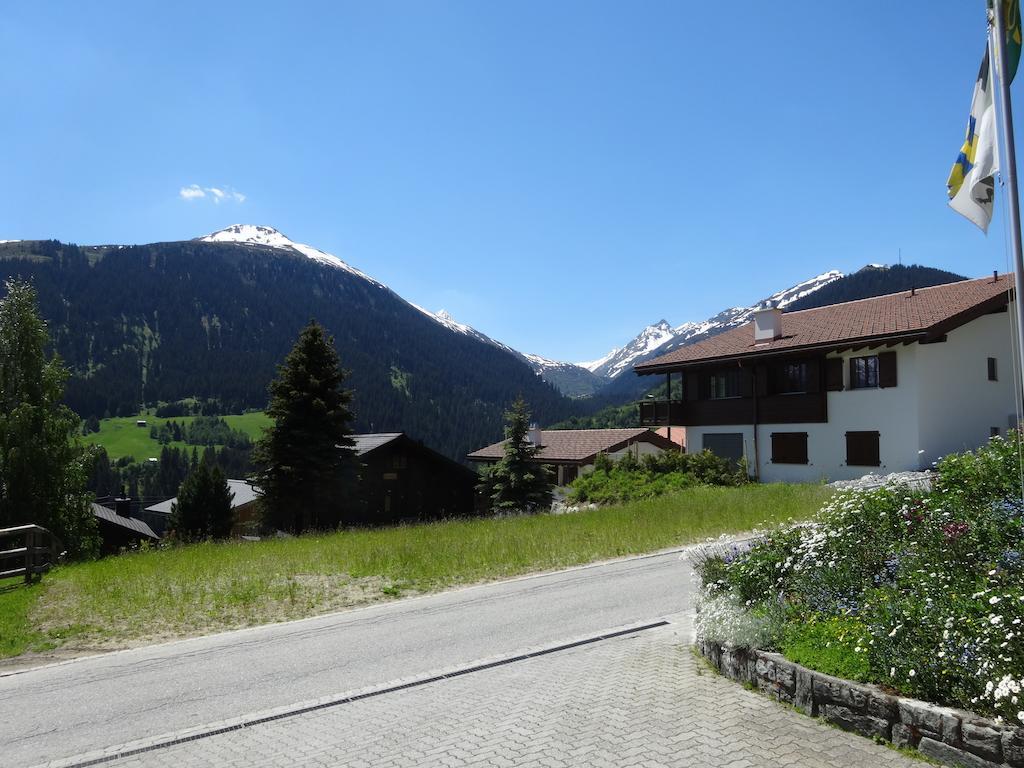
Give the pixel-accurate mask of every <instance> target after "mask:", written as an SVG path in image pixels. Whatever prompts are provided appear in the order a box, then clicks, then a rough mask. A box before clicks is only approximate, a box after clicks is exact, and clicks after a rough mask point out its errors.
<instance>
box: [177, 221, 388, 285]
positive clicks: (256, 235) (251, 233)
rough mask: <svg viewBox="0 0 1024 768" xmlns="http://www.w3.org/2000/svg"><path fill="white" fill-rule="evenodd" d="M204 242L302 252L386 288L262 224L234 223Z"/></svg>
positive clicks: (315, 249) (202, 239) (327, 254)
mask: <svg viewBox="0 0 1024 768" xmlns="http://www.w3.org/2000/svg"><path fill="white" fill-rule="evenodd" d="M196 240H199V241H201V242H204V243H245V244H248V245H264V246H267V247H270V248H278V249H281V250H291V251H295V252H297V253H301V254H302V255H303V256H306V257H307V258H310V259H312V260H313V261H317V262H320V263H321V264H327V265H329V266H332V267H337V268H338V269H343V270H345V271H346V272H351V273H352V274H353V275H358V276H359V277H361V278H363V279H364V280H369V281H370V282H371V283H373V284H374V285H377V286H380V287H381V288H385V287H386V286H385V285H384V284H383V283H381V282H380V281H379V280H374V279H373V278H372V277H370V276H369V275H367V274H366V273H365V272H362V271H360V270H358V269H356V268H355V267H353V266H351V265H350V264H346V263H345V262H344V261H342V260H341V259H339V258H338V257H337V256H334V255H333V254H330V253H327V252H326V251H321V250H320V249H319V248H314V247H313V246H311V245H306V244H304V243H296V242H295V241H294V240H290V239H289V238H288V237H287V236H285V235H284V234H283V233H281V232H279V231H278V230H276V229H274V228H273V227H268V226H265V225H262V224H232V225H231V226H230V227H226V228H225V229H221V230H218V231H217V232H213V233H212V234H209V235H205V236H204V237H197V238H196Z"/></svg>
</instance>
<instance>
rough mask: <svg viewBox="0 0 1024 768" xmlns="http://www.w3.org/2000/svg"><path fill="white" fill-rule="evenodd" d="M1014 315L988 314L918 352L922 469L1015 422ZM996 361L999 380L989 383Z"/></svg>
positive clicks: (1009, 313) (969, 446) (968, 447)
mask: <svg viewBox="0 0 1024 768" xmlns="http://www.w3.org/2000/svg"><path fill="white" fill-rule="evenodd" d="M1014 312H1016V309H1015V307H1014V305H1013V304H1010V309H1009V312H1004V313H1000V314H996V315H985V316H984V317H980V318H978V319H977V320H974V321H972V322H970V323H967V325H964V326H961V327H960V328H957V329H956V330H954V331H950V332H949V333H948V334H947V340H946V341H945V342H943V343H941V344H925V345H924V346H920V345H917V344H915V345H914V346H915V347H917V348H918V353H917V354H918V370H919V376H918V390H919V396H918V414H919V416H918V420H919V422H920V425H921V426H920V440H919V442H920V448H921V450H922V451H923V452H922V454H921V467H922V468H926V467H929V466H931V464H932V462H934V461H937V460H938V459H939V458H941V457H942V456H945V455H946V454H948V453H954V452H957V451H964V450H969V449H972V448H977V447H978V446H980V445H983V444H984V443H985V442H986V441H987V440H988V439H989V437H990V435H991V428H992V427H998V428H999V433H1000V434H1001V435H1005V434H1006V430H1007V427H1009V426H1011V425H1012V422H1013V421H1014V420H1015V418H1016V406H1015V404H1014V396H1013V392H1014V383H1013V356H1012V349H1013V346H1012V345H1013V342H1012V338H1011V336H1010V318H1011V317H1013V316H1014V315H1013V313H1014ZM990 357H993V358H995V359H996V377H997V380H996V381H989V380H988V358H990Z"/></svg>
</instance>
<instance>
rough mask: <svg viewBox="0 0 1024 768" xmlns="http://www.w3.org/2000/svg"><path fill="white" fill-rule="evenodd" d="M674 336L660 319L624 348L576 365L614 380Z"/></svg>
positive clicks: (672, 331) (663, 320) (667, 324)
mask: <svg viewBox="0 0 1024 768" xmlns="http://www.w3.org/2000/svg"><path fill="white" fill-rule="evenodd" d="M675 336H676V333H675V331H674V330H673V328H672V326H671V325H669V323H668V321H667V320H665V319H661V320H659V321H658V322H656V323H654V324H653V325H648V326H647V327H646V328H644V329H643V330H642V331H640V333H639V334H637V336H636V338H634V339H633V340H632V341H631V342H629V344H627V345H626V346H624V347H619V348H617V349H613V350H612V351H611V352H609V353H608V354H607V355H605V356H604V357H602V358H600V359H598V360H593V361H591V362H588V363H577V365H580V366H581V367H583V368H586V369H587V370H588V371H590V372H591V373H593V374H596V375H598V376H601V377H602V378H606V379H614V378H615V377H616V376H618V375H619V374H620V373H622V371H624V370H625V369H626V368H628V367H629V366H630V365H631V364H632V362H633V360H635V359H637V358H638V357H642V356H644V355H647V354H649V353H650V352H653V351H654V350H656V349H658V348H659V347H660V346H661V345H662V344H664V343H665V342H667V341H670V340H671V339H673V338H675Z"/></svg>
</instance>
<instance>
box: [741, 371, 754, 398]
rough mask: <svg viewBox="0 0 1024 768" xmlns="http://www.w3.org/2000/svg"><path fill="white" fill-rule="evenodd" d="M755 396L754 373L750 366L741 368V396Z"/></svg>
mask: <svg viewBox="0 0 1024 768" xmlns="http://www.w3.org/2000/svg"><path fill="white" fill-rule="evenodd" d="M753 396H754V375H753V371H751V370H750V369H749V368H740V397H753Z"/></svg>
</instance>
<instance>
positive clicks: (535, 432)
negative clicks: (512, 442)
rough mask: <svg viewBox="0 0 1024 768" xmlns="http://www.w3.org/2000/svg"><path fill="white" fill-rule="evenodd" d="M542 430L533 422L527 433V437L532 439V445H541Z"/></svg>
mask: <svg viewBox="0 0 1024 768" xmlns="http://www.w3.org/2000/svg"><path fill="white" fill-rule="evenodd" d="M541 434H542V433H541V430H540V427H538V426H537V425H536V424H531V425H530V429H529V431H528V432H527V433H526V439H527V440H529V441H530V444H531V445H536V446H538V447H539V446H540V445H541V439H542V438H541Z"/></svg>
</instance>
